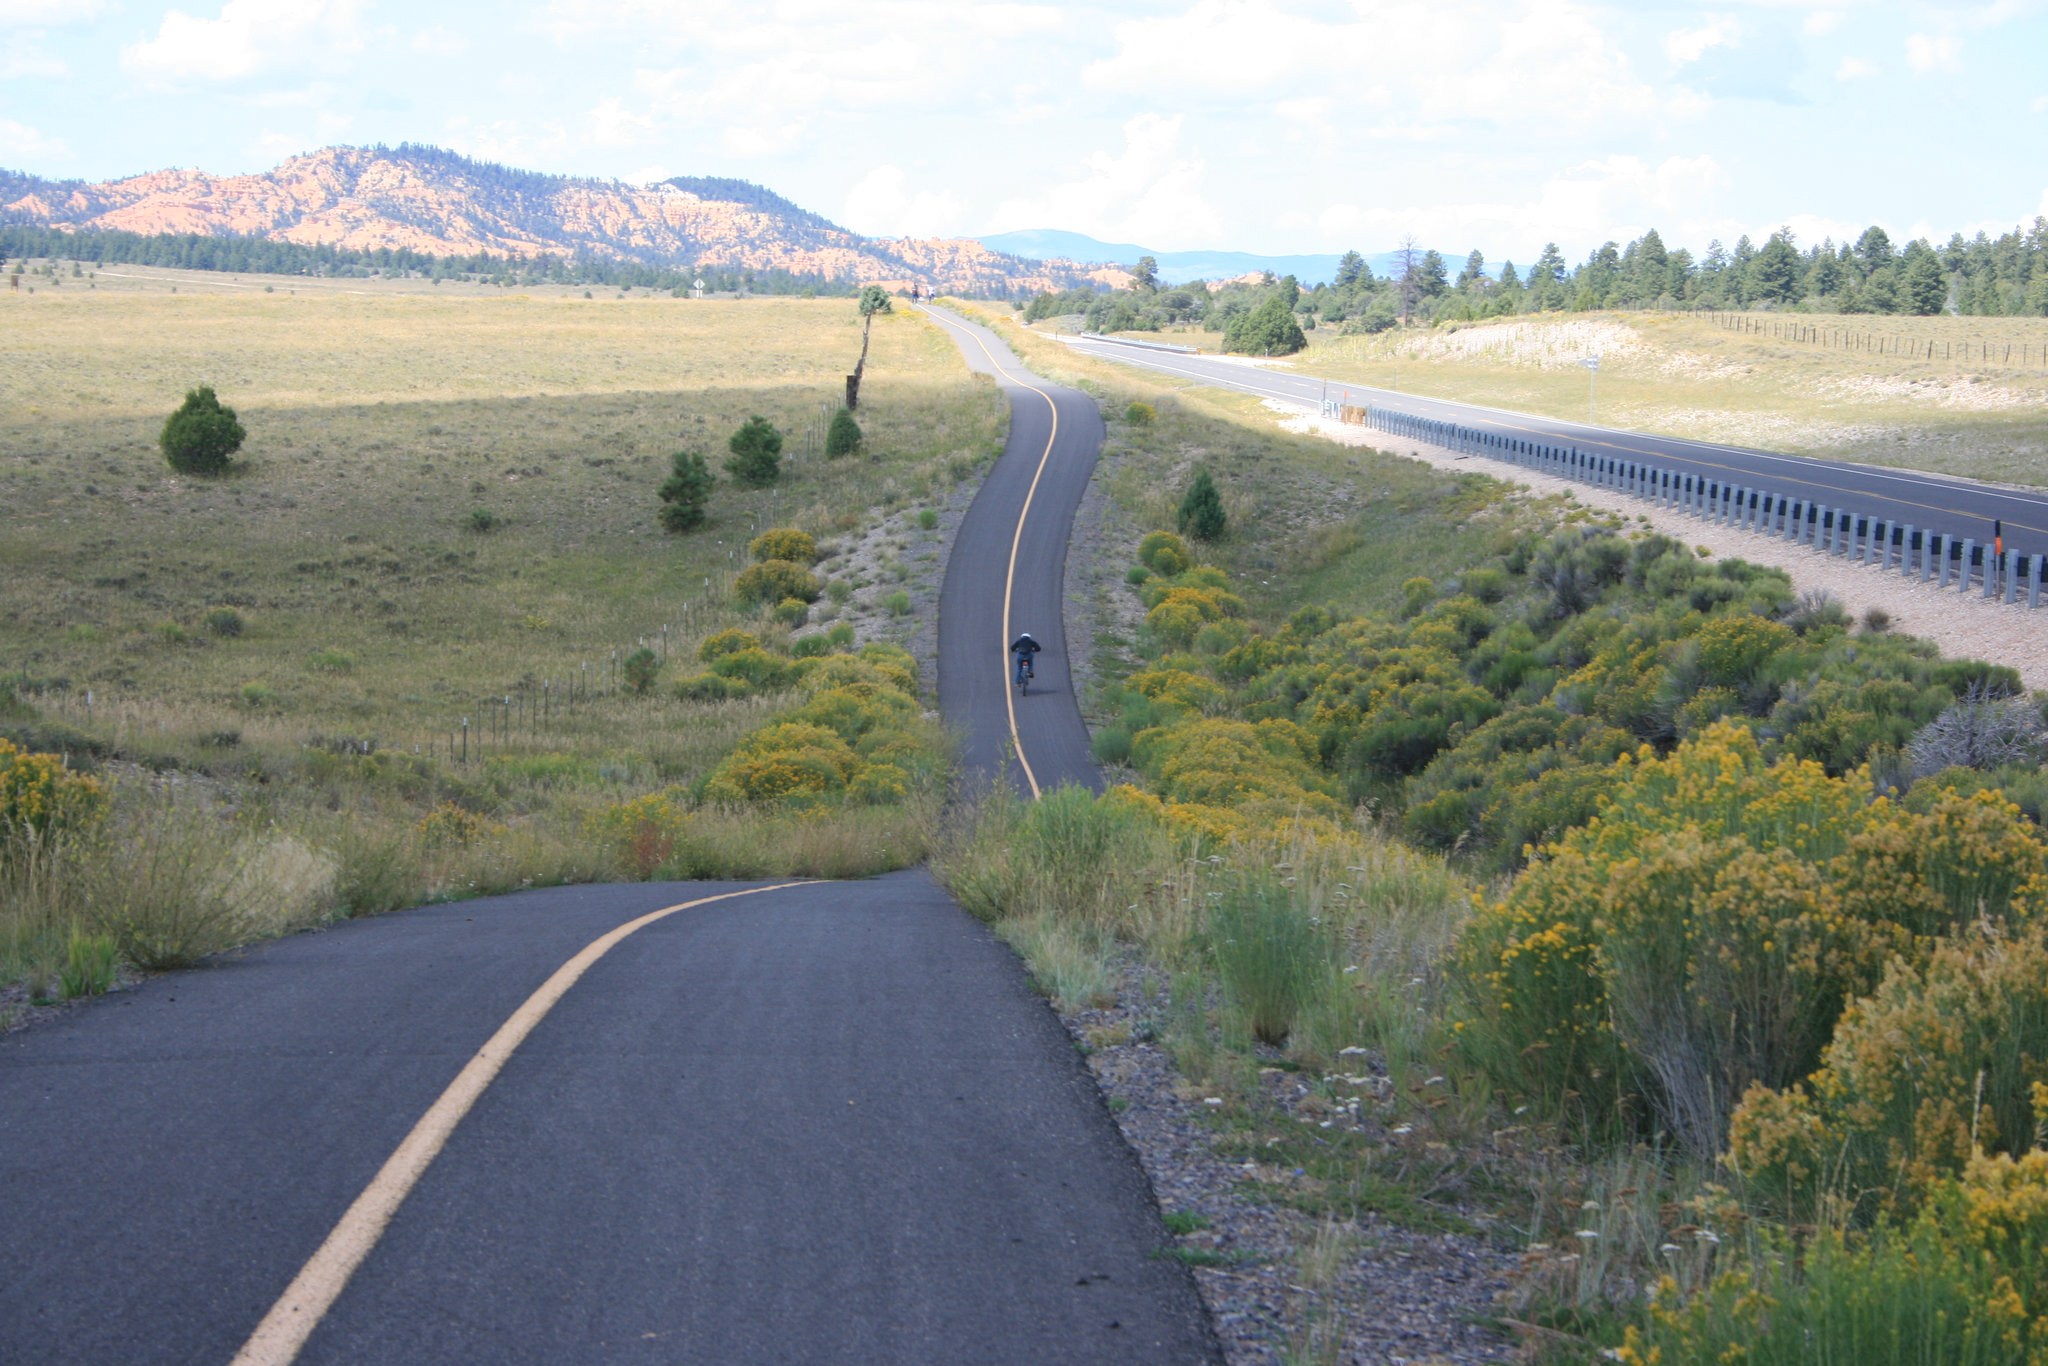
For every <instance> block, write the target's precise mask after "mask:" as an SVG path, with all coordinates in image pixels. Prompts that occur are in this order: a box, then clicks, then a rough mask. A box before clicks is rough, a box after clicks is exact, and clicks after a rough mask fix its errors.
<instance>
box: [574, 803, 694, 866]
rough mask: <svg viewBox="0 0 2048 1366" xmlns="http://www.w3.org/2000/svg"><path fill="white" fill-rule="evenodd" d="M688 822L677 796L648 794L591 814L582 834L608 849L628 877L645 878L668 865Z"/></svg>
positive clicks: (686, 813) (686, 814) (686, 812)
mask: <svg viewBox="0 0 2048 1366" xmlns="http://www.w3.org/2000/svg"><path fill="white" fill-rule="evenodd" d="M689 822H690V815H689V812H688V811H686V810H685V809H684V808H683V806H682V805H681V803H679V802H678V801H677V799H676V794H674V793H672V792H650V793H648V794H646V795H645V796H641V797H635V798H633V799H632V800H631V801H626V802H618V803H615V804H613V805H611V806H608V807H605V808H604V809H603V810H601V811H598V812H596V813H594V814H593V815H592V816H591V817H590V818H589V819H588V820H587V821H586V822H585V834H586V835H587V836H588V837H589V838H590V839H591V840H592V841H593V842H594V843H597V844H600V845H603V846H604V847H605V848H606V849H607V850H609V851H610V853H611V855H612V857H613V858H615V859H616V860H617V861H618V862H619V864H620V866H621V867H623V868H624V869H625V870H626V872H627V873H628V874H629V875H630V876H633V877H636V878H641V879H645V878H650V877H653V876H654V874H655V873H656V871H658V870H659V869H660V868H661V866H662V865H663V864H665V863H667V862H668V859H669V856H670V855H671V854H672V853H674V852H675V847H676V844H677V842H678V841H679V840H681V839H682V837H683V834H684V832H685V831H686V830H687V829H688V826H689Z"/></svg>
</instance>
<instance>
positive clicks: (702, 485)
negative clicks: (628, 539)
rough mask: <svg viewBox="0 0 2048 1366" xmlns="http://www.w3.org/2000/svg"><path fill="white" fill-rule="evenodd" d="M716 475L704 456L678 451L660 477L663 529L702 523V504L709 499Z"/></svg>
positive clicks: (691, 528)
mask: <svg viewBox="0 0 2048 1366" xmlns="http://www.w3.org/2000/svg"><path fill="white" fill-rule="evenodd" d="M716 482H717V476H716V475H714V474H712V473H711V467H710V466H709V465H706V464H705V463H704V457H703V456H701V455H694V454H691V453H690V452H688V451H678V452H676V456H675V468H674V471H673V472H672V473H671V474H670V475H669V477H668V478H666V479H664V480H662V482H661V488H660V490H659V492H660V494H661V525H662V529H663V530H664V531H670V532H680V531H694V530H696V529H697V528H698V527H700V526H702V525H703V524H704V505H705V504H706V503H707V502H709V501H710V500H711V486H712V485H713V484H714V483H716Z"/></svg>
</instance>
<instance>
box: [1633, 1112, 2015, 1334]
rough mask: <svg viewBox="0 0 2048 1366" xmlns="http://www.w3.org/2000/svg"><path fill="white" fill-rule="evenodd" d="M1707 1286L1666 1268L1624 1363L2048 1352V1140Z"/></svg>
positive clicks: (1764, 1246) (1763, 1249) (1760, 1247)
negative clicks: (1923, 1201) (1855, 1227)
mask: <svg viewBox="0 0 2048 1366" xmlns="http://www.w3.org/2000/svg"><path fill="white" fill-rule="evenodd" d="M1756 1244H1757V1246H1756V1252H1755V1254H1753V1255H1752V1256H1751V1257H1750V1258H1748V1259H1747V1260H1746V1261H1743V1262H1739V1263H1738V1264H1737V1265H1735V1266H1732V1267H1730V1268H1729V1269H1727V1270H1725V1271H1723V1272H1722V1273H1721V1274H1720V1275H1718V1276H1716V1277H1714V1278H1713V1279H1712V1280H1711V1281H1710V1282H1709V1283H1708V1284H1707V1285H1706V1286H1704V1287H1703V1288H1701V1289H1700V1290H1699V1291H1698V1292H1697V1293H1694V1294H1691V1295H1686V1294H1684V1293H1682V1292H1681V1290H1680V1287H1679V1285H1678V1283H1677V1282H1676V1280H1674V1279H1673V1278H1670V1277H1666V1278H1665V1279H1664V1280H1663V1281H1661V1282H1660V1283H1659V1284H1658V1285H1657V1287H1656V1289H1655V1291H1654V1293H1653V1294H1652V1296H1651V1298H1650V1302H1649V1305H1648V1312H1647V1314H1646V1315H1645V1318H1644V1321H1643V1322H1642V1323H1640V1324H1634V1325H1631V1326H1630V1327H1629V1328H1628V1330H1627V1336H1626V1338H1625V1340H1624V1341H1623V1343H1622V1345H1621V1346H1620V1348H1619V1349H1617V1350H1616V1352H1615V1353H1614V1356H1615V1359H1616V1360H1619V1361H1621V1362H1622V1363H1624V1366H1728V1364H1729V1363H1737V1362H1742V1363H1750V1366H1804V1364H1805V1363H1809V1362H1817V1361H1848V1362H1857V1363H1862V1364H1863V1366H1894V1363H1897V1364H1898V1366H1908V1364H1909V1363H1910V1364H1911V1366H1950V1364H1951V1363H1952V1364H1953V1366H1984V1364H1987V1363H2010V1364H2011V1366H2048V1152H2043V1151H2040V1150H2038V1149H2037V1150H2035V1151H2032V1152H2029V1153H2025V1154H2022V1155H2020V1156H2018V1157H2013V1156H2009V1155H2006V1154H1999V1155H1998V1156H1995V1157H1984V1156H1977V1157H1972V1158H1970V1159H1969V1160H1968V1162H1967V1163H1966V1164H1965V1165H1964V1166H1963V1168H1962V1170H1961V1172H1960V1173H1959V1174H1958V1175H1956V1176H1953V1177H1949V1178H1945V1179H1944V1180H1943V1181H1942V1182H1940V1184H1939V1185H1938V1186H1937V1187H1936V1188H1935V1189H1934V1190H1933V1191H1932V1193H1931V1196H1930V1198H1929V1200H1928V1203H1927V1206H1926V1208H1924V1209H1922V1210H1921V1211H1920V1213H1919V1214H1918V1215H1916V1216H1914V1217H1913V1218H1912V1219H1911V1220H1909V1221H1903V1222H1893V1221H1885V1222H1882V1223H1880V1224H1879V1225H1878V1226H1877V1227H1876V1228H1874V1229H1873V1230H1871V1231H1870V1232H1868V1233H1845V1232H1843V1231H1841V1230H1840V1229H1837V1228H1833V1227H1823V1228H1821V1229H1819V1230H1818V1231H1817V1232H1815V1233H1813V1235H1812V1236H1811V1238H1810V1239H1808V1240H1807V1241H1805V1242H1804V1243H1802V1244H1799V1245H1794V1244H1793V1243H1792V1241H1791V1240H1790V1239H1788V1238H1787V1237H1786V1236H1784V1235H1783V1234H1776V1233H1771V1232H1769V1231H1760V1232H1759V1233H1758V1235H1757V1237H1756Z"/></svg>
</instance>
